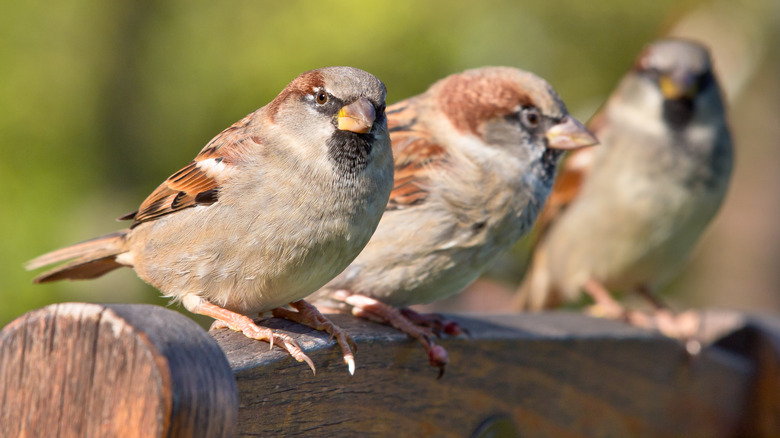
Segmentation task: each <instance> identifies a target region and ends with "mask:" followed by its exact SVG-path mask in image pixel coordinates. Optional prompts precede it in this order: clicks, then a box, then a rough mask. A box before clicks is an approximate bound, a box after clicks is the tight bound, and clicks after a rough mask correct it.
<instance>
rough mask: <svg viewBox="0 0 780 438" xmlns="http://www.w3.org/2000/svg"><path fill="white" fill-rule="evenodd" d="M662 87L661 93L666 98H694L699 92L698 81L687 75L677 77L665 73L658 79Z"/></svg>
mask: <svg viewBox="0 0 780 438" xmlns="http://www.w3.org/2000/svg"><path fill="white" fill-rule="evenodd" d="M658 85H659V86H660V87H661V94H663V96H664V98H665V99H668V100H675V99H681V98H689V99H690V98H693V97H694V96H695V95H696V93H697V92H698V88H697V86H696V81H694V80H692V79H689V78H688V77H687V76H686V77H684V78H682V79H676V78H674V77H672V76H669V75H663V76H661V78H660V79H659V80H658Z"/></svg>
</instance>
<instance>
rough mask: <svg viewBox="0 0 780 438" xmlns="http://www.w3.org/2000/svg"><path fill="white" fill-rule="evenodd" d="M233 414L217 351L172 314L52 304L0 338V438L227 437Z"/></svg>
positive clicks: (228, 379)
mask: <svg viewBox="0 0 780 438" xmlns="http://www.w3.org/2000/svg"><path fill="white" fill-rule="evenodd" d="M237 413H238V399H237V390H236V385H235V380H234V379H233V376H232V373H231V370H230V367H229V365H228V363H227V361H226V360H225V357H224V355H223V354H222V352H221V351H220V349H219V347H217V345H216V344H215V343H214V341H213V340H212V339H211V338H210V337H209V336H208V335H207V334H206V332H205V331H204V330H203V329H201V328H200V327H199V326H198V325H197V324H196V323H195V322H193V321H192V320H190V319H189V318H187V317H185V316H183V315H180V314H178V313H176V312H173V311H171V310H168V309H164V308H161V307H158V306H150V305H121V304H118V305H96V304H84V303H67V304H55V305H51V306H48V307H45V308H43V309H39V310H36V311H33V312H30V313H28V314H26V315H23V316H21V317H19V318H18V319H16V320H15V321H13V322H12V323H11V324H9V325H8V326H6V327H5V328H4V329H3V331H2V333H0V436H3V437H18V436H19V437H43V436H60V437H107V436H112V437H162V436H188V437H190V436H192V437H228V436H234V435H235V433H236V418H237Z"/></svg>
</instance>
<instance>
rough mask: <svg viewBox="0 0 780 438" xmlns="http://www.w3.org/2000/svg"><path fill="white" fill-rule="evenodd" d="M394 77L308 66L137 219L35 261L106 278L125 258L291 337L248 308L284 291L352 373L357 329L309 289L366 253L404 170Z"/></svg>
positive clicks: (199, 306)
mask: <svg viewBox="0 0 780 438" xmlns="http://www.w3.org/2000/svg"><path fill="white" fill-rule="evenodd" d="M385 95H386V90H385V86H384V84H383V83H382V82H381V81H379V80H378V79H377V78H375V77H374V76H373V75H371V74H369V73H366V72H364V71H362V70H358V69H355V68H350V67H327V68H322V69H319V70H312V71H308V72H305V73H303V74H301V75H300V76H298V77H297V78H296V79H295V80H293V81H292V82H291V83H290V84H289V85H288V86H287V87H286V88H285V89H284V90H282V92H281V93H280V94H279V95H278V96H277V97H276V98H275V99H274V100H273V101H271V102H270V103H269V104H268V105H266V106H264V107H262V108H260V109H258V110H257V111H255V112H253V113H251V114H249V115H248V116H246V117H244V118H243V119H242V120H240V121H239V122H237V123H235V124H234V125H233V126H231V127H229V128H228V129H226V130H224V131H222V133H220V134H219V135H217V136H216V137H215V138H214V139H213V140H211V141H210V142H209V143H208V144H207V145H206V147H205V148H203V150H202V151H201V152H200V153H199V154H198V156H197V157H195V160H193V161H192V162H190V163H189V164H188V165H187V166H185V167H184V168H183V169H182V170H180V171H178V172H176V173H175V174H173V175H172V176H171V177H170V178H168V179H167V180H166V181H165V182H164V183H162V184H161V185H160V186H159V187H158V188H157V189H156V190H155V191H154V192H153V193H152V194H151V195H150V196H149V197H148V198H147V199H146V200H145V201H144V202H143V204H141V207H140V208H139V209H138V211H136V212H133V213H131V214H128V215H126V216H124V217H122V218H120V219H126V220H132V221H133V222H132V225H130V228H128V229H125V230H122V231H118V232H116V233H113V234H109V235H107V236H102V237H98V238H96V239H92V240H89V241H86V242H83V243H80V244H76V245H73V246H70V247H67V248H64V249H61V250H58V251H54V252H52V253H49V254H46V255H43V256H40V257H38V258H36V259H35V260H32V261H30V262H29V263H28V265H27V268H28V269H35V268H38V267H41V266H45V265H49V264H52V263H56V262H61V261H65V260H72V261H70V262H69V263H67V264H65V265H64V266H61V267H59V268H56V269H54V270H52V271H49V272H46V273H44V274H42V275H40V276H39V277H37V278H36V279H35V282H36V283H44V282H49V281H55V280H61V279H72V280H75V279H87V278H95V277H99V276H101V275H103V274H105V273H107V272H109V271H111V270H113V269H116V268H119V267H121V266H129V267H132V268H133V269H135V271H136V272H137V273H138V276H139V277H141V279H143V280H144V281H146V282H148V283H149V284H151V285H153V286H154V287H156V288H158V289H159V290H160V291H161V292H162V293H163V294H164V295H165V296H166V297H171V298H173V300H174V301H179V302H181V303H182V304H183V305H184V307H185V308H187V310H189V311H190V312H193V313H198V314H202V315H208V316H210V317H213V318H215V319H216V320H217V324H218V326H222V327H225V326H226V327H229V328H230V329H232V330H236V331H241V332H243V333H244V334H245V335H246V336H248V337H250V338H252V339H257V340H263V341H268V342H270V343H271V345H273V342H274V340H275V339H276V340H279V341H281V343H282V345H283V347H284V348H285V349H286V350H287V351H288V352H289V353H290V354H291V355H292V356H293V357H295V358H296V359H297V360H298V361H299V362H300V361H306V362H307V363H308V364H309V366H311V368H312V371H314V365H313V364H312V363H311V360H310V359H309V358H308V357H307V356H306V355H305V354H304V353H303V352H302V351H301V349H300V347H299V346H298V344H297V343H296V342H295V340H294V339H292V338H291V337H289V336H287V335H285V334H282V333H275V332H274V331H272V330H271V329H268V328H264V327H259V326H257V325H255V323H254V322H253V321H252V319H250V318H248V317H247V316H244V315H245V314H255V313H257V312H260V313H262V312H265V311H268V310H272V309H276V308H279V307H281V306H284V305H286V304H288V303H289V304H290V305H291V306H292V307H294V308H296V309H297V310H298V312H292V311H289V310H284V309H283V310H281V311H279V313H283V314H285V315H286V316H288V317H290V318H291V319H294V320H296V321H299V322H303V323H305V324H309V325H312V326H314V327H315V328H318V329H324V330H326V331H328V332H329V333H331V335H333V336H335V337H336V338H337V340H338V341H339V344H340V345H341V347H342V349H343V351H344V357H345V362H347V364H348V366H349V369H350V373H353V372H354V360H353V356H352V352H351V349H350V344H351V339H349V337H348V336H347V335H346V334H345V333H343V332H342V331H341V330H339V329H338V328H337V327H335V326H333V324H331V323H330V322H329V321H328V320H327V319H325V318H324V317H323V316H322V315H321V314H320V313H319V312H318V311H317V310H316V308H314V306H312V305H310V304H308V303H306V302H305V301H303V300H302V299H303V298H304V297H306V296H307V295H309V294H310V293H312V292H313V291H315V290H317V289H318V288H319V287H321V286H322V285H324V284H325V283H326V282H327V281H329V280H330V279H332V278H333V277H334V276H335V275H337V274H338V273H339V272H341V271H343V270H344V268H346V267H347V265H349V263H350V262H351V261H352V260H353V259H354V258H355V257H356V256H357V255H358V253H359V252H360V251H361V250H362V249H363V247H364V246H365V245H366V243H367V242H368V240H369V238H370V237H371V234H373V232H374V230H375V229H376V226H377V224H378V223H379V220H380V218H381V216H382V212H383V211H384V208H385V205H386V204H387V200H388V197H389V195H390V190H391V189H392V181H393V164H392V151H391V149H390V141H389V138H388V133H387V122H386V117H385V113H384V110H385Z"/></svg>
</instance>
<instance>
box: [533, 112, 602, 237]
mask: <svg viewBox="0 0 780 438" xmlns="http://www.w3.org/2000/svg"><path fill="white" fill-rule="evenodd" d="M604 114H605V112H604V111H601V110H600V111H598V112H596V114H595V115H594V116H593V117H591V119H590V120H589V121H588V129H589V130H590V131H591V132H592V133H593V134H595V135H596V137H600V135H601V132H600V131H601V130H602V129H603V127H604V125H605V123H606V117H605V115H604ZM597 147H601V146H599V145H595V146H589V147H584V148H580V149H575V150H572V151H569V152H568V153H567V154H566V158H565V159H564V161H563V162H562V163H561V165H560V166H559V167H558V175H557V176H556V178H555V183H554V184H553V188H552V192H551V193H550V197H549V198H547V202H546V204H545V206H544V210H543V211H542V214H540V215H539V219H538V220H537V222H536V230H537V232H536V241H537V242H538V241H539V240H541V239H542V237H543V236H544V234H545V233H546V232H547V230H548V229H549V228H550V226H551V225H552V224H553V223H554V222H555V221H556V220H557V219H558V217H560V215H561V214H563V212H564V211H565V210H566V208H568V207H569V205H570V204H571V203H572V202H574V200H575V199H576V198H577V196H579V194H580V190H582V184H583V183H584V182H585V178H587V176H588V173H589V172H590V168H591V165H592V164H593V153H594V152H595V151H596V149H595V148H597Z"/></svg>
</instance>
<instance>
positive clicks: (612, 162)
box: [515, 39, 733, 337]
mask: <svg viewBox="0 0 780 438" xmlns="http://www.w3.org/2000/svg"><path fill="white" fill-rule="evenodd" d="M589 127H590V128H591V129H592V130H593V132H595V133H596V136H597V137H598V138H599V140H600V142H601V144H602V146H601V147H598V148H587V149H583V150H579V151H573V152H572V154H571V156H570V157H568V159H567V160H566V162H565V164H564V165H563V166H562V170H561V174H560V176H559V179H558V180H557V181H556V183H555V186H554V189H553V195H551V198H550V203H549V204H548V206H547V209H546V211H545V212H544V214H543V215H542V217H541V218H540V221H539V224H538V229H539V231H538V239H539V240H538V243H537V244H536V246H535V248H534V250H533V257H532V260H531V265H530V268H529V270H528V272H527V273H526V276H525V279H524V280H523V283H522V285H521V286H520V289H519V291H518V295H517V299H516V301H515V306H516V308H517V309H522V310H542V309H546V308H551V307H555V306H557V305H560V304H561V303H565V302H571V301H574V300H576V299H578V298H579V296H580V293H581V292H583V291H584V292H586V293H587V294H588V295H590V297H591V298H592V299H593V301H594V302H595V303H596V306H595V307H593V308H592V309H591V310H592V312H594V313H596V314H603V315H605V316H608V317H612V318H627V319H629V320H630V321H632V322H634V323H635V324H638V325H643V326H653V327H656V328H659V329H661V331H663V332H664V333H666V334H668V335H670V336H674V337H691V336H693V335H694V333H693V332H692V330H694V331H695V325H694V326H691V324H690V323H689V322H688V321H682V320H674V319H673V318H672V317H671V315H670V313H669V311H668V307H667V306H666V305H665V304H664V303H663V302H662V301H661V300H660V298H659V297H658V296H657V294H656V291H657V290H658V289H659V288H660V287H661V286H663V285H665V284H666V282H668V281H669V280H670V278H672V276H673V275H674V274H676V273H677V272H678V271H679V270H680V269H681V268H682V266H683V265H684V263H685V261H686V260H687V258H688V256H689V254H690V252H691V251H692V249H693V248H694V246H695V244H696V242H697V241H698V240H699V237H700V236H701V234H702V232H704V230H705V229H706V227H707V225H708V224H709V222H710V221H711V220H712V218H713V217H714V216H715V214H716V213H717V211H718V209H719V208H720V206H721V204H722V202H723V199H724V197H725V194H726V190H727V188H728V185H729V181H730V178H731V171H732V164H733V150H732V143H731V134H730V132H729V128H728V123H727V120H726V114H725V108H724V103H723V99H722V97H721V91H720V89H719V84H718V81H717V80H716V78H715V75H714V73H713V70H712V62H711V60H710V56H709V54H708V52H707V49H706V48H705V47H703V46H702V45H700V44H698V43H695V42H693V41H690V40H683V39H664V40H660V41H657V42H655V43H652V44H650V45H649V46H648V47H647V48H646V49H645V50H644V51H643V52H642V54H641V55H640V56H639V57H638V59H637V60H636V63H635V65H634V66H633V68H632V69H631V71H629V72H628V73H627V74H626V76H625V77H624V78H623V79H622V80H621V82H620V84H619V85H618V87H617V89H616V90H615V92H614V93H613V94H612V96H610V98H609V100H608V101H607V103H606V104H605V106H604V108H603V109H602V110H601V111H599V113H598V114H597V115H596V116H594V117H593V119H592V120H591V122H590V124H589ZM616 292H636V293H639V294H641V295H642V296H643V297H644V298H646V299H647V300H648V301H650V302H651V303H652V306H653V309H654V316H655V317H654V318H652V319H647V318H644V317H643V316H644V315H643V314H642V313H638V312H630V311H627V310H626V309H625V308H624V307H623V306H622V305H620V304H619V303H618V302H617V301H615V299H614V298H613V294H614V293H616ZM692 327H694V328H692Z"/></svg>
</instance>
